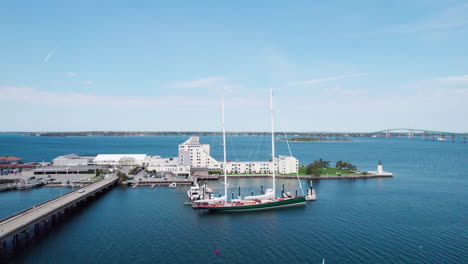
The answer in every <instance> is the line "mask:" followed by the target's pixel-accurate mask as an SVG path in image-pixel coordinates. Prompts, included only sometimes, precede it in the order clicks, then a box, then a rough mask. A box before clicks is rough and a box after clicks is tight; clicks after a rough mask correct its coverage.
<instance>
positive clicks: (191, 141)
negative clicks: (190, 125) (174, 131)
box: [182, 137, 200, 145]
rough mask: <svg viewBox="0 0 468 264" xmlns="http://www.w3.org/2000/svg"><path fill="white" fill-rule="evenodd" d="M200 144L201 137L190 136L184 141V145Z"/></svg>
mask: <svg viewBox="0 0 468 264" xmlns="http://www.w3.org/2000/svg"><path fill="white" fill-rule="evenodd" d="M199 144H200V138H199V137H190V138H189V139H187V140H186V141H185V142H184V143H182V145H199Z"/></svg>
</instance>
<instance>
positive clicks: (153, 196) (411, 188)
mask: <svg viewBox="0 0 468 264" xmlns="http://www.w3.org/2000/svg"><path fill="white" fill-rule="evenodd" d="M186 139H187V137H23V136H21V135H0V156H3V155H9V156H18V157H22V158H24V159H25V161H43V160H44V161H50V160H51V159H53V158H55V157H57V156H59V155H64V154H69V153H76V154H82V155H86V154H97V153H108V154H112V153H114V154H115V153H133V154H139V153H142V154H149V155H160V156H163V157H173V156H176V155H177V145H178V144H180V143H182V142H183V141H185V140H186ZM350 139H351V141H339V142H295V143H290V146H291V149H292V153H293V155H294V156H295V157H297V158H298V159H299V161H300V163H301V164H307V163H309V162H311V161H313V160H316V159H319V158H323V159H325V160H329V161H331V164H332V165H333V164H334V163H335V162H337V161H338V160H343V161H348V162H351V163H353V164H354V165H356V166H357V167H358V169H360V170H364V171H368V170H369V171H370V170H375V168H376V165H377V162H378V161H379V160H381V161H382V163H383V165H384V170H386V171H389V172H392V173H393V174H394V177H393V178H383V179H367V180H363V179H357V180H321V181H317V180H315V181H314V182H313V184H314V187H315V190H316V192H317V201H315V202H309V203H308V204H307V206H305V207H297V208H288V209H281V210H271V211H260V212H245V213H203V212H196V211H194V210H193V209H192V208H191V207H189V206H186V205H184V202H185V201H186V200H187V194H186V191H187V189H188V186H179V187H177V188H175V189H170V188H167V187H157V186H156V187H155V188H153V189H151V188H150V186H147V187H138V188H135V189H132V188H127V187H121V186H119V187H116V188H114V189H112V190H111V191H109V192H107V193H105V194H103V195H102V196H100V197H99V198H98V199H96V200H94V201H93V202H90V203H88V204H87V205H86V206H83V207H81V208H79V209H78V210H75V211H74V212H73V213H71V214H67V215H65V216H64V217H62V218H61V219H60V220H59V221H58V222H57V223H55V224H53V225H52V224H51V225H49V226H48V227H43V228H42V229H41V230H40V231H39V233H38V234H35V233H30V234H29V235H28V236H22V237H21V239H19V241H18V244H17V245H16V246H15V247H12V246H11V244H10V245H8V246H7V247H6V248H2V249H0V263H194V262H196V263H243V264H245V263H321V262H322V259H326V263H327V264H328V263H468V253H467V241H468V231H467V230H468V229H467V226H468V202H467V198H468V192H467V190H468V184H467V177H468V144H464V143H461V142H455V143H452V142H437V141H422V140H421V139H420V138H417V139H416V140H408V139H407V138H390V139H384V138H350ZM201 141H202V143H207V144H211V145H212V148H211V149H212V154H213V156H214V157H215V158H217V159H221V145H220V138H219V137H201ZM269 143H270V142H269V138H268V137H243V136H237V137H228V144H227V148H228V159H229V160H268V159H269V158H270V157H269V156H268V153H269V151H270V148H269ZM277 154H289V151H288V148H287V145H286V143H285V142H277ZM0 177H1V176H0ZM221 182H222V181H221V180H219V181H210V182H208V184H209V186H210V187H211V188H212V189H213V190H214V191H221V190H222V188H223V185H222V183H221ZM301 183H302V185H303V186H304V187H308V186H309V181H306V180H302V181H301ZM283 184H284V186H285V188H286V190H287V191H290V192H295V190H296V189H297V190H298V192H299V193H300V192H301V190H300V188H299V186H298V183H297V180H282V179H279V180H278V189H280V188H281V185H283ZM261 185H263V187H264V188H266V187H269V186H270V185H271V179H266V178H265V179H258V178H256V179H244V178H242V179H232V180H229V192H235V193H236V195H237V187H238V186H240V187H241V192H242V195H250V193H251V192H252V191H253V192H255V193H256V194H258V193H259V191H260V186H261ZM69 190H70V189H67V188H63V189H59V188H54V187H42V188H38V189H31V190H27V191H10V192H2V193H0V218H4V217H7V216H9V215H11V214H13V213H15V212H18V211H21V210H23V209H25V208H28V207H30V206H33V205H35V204H38V203H41V202H43V201H46V200H48V199H50V198H53V197H56V196H59V195H60V192H61V191H62V192H66V191H69ZM216 250H218V251H219V254H218V255H217V254H216V253H215V252H216Z"/></svg>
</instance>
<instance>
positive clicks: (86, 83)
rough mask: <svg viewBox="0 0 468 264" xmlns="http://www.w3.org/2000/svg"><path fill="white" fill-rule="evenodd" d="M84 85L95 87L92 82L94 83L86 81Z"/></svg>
mask: <svg viewBox="0 0 468 264" xmlns="http://www.w3.org/2000/svg"><path fill="white" fill-rule="evenodd" d="M83 84H85V85H94V82H92V81H84V82H83Z"/></svg>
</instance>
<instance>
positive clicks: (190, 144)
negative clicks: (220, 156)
mask: <svg viewBox="0 0 468 264" xmlns="http://www.w3.org/2000/svg"><path fill="white" fill-rule="evenodd" d="M178 159H179V165H181V166H190V167H192V168H208V169H211V170H221V165H220V163H219V162H218V161H217V160H215V159H214V158H213V157H211V156H210V145H209V144H201V143H200V138H199V137H190V138H189V139H188V140H187V141H185V142H184V143H182V144H180V145H179V155H178Z"/></svg>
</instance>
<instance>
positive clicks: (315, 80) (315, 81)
mask: <svg viewBox="0 0 468 264" xmlns="http://www.w3.org/2000/svg"><path fill="white" fill-rule="evenodd" d="M367 75H369V74H368V73H354V74H345V75H338V76H332V77H325V78H317V79H312V80H306V81H297V82H290V83H288V85H291V86H302V85H313V84H319V83H324V82H331V81H338V80H343V79H348V78H354V77H362V76H367Z"/></svg>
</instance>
